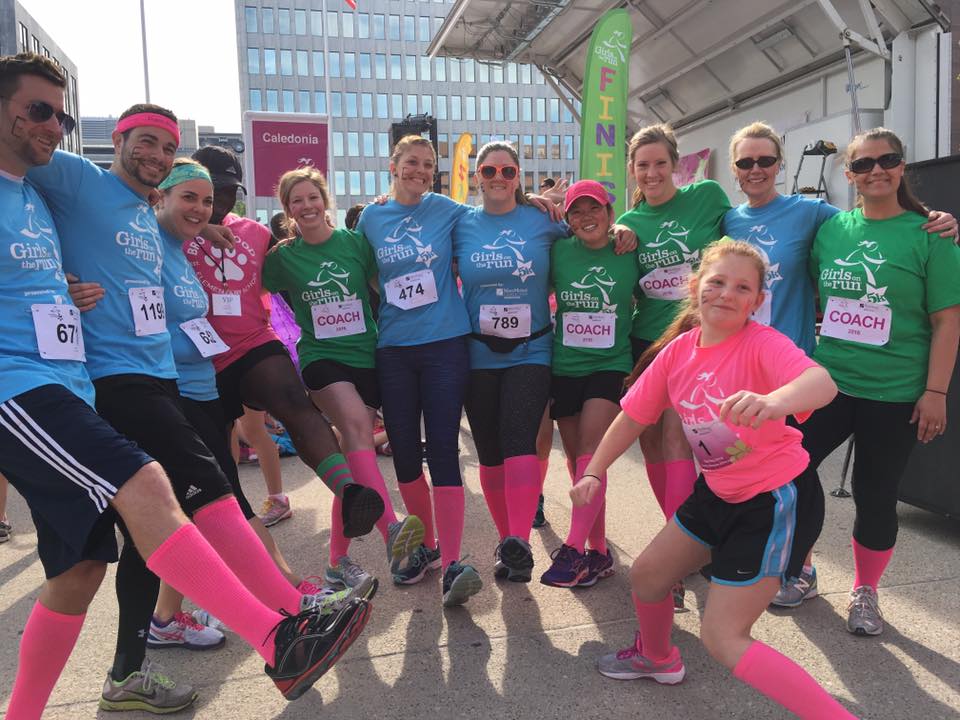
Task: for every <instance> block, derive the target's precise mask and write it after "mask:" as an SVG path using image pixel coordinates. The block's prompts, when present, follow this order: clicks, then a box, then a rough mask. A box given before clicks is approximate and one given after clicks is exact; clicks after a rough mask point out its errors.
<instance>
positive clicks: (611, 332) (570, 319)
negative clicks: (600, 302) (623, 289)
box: [562, 312, 617, 350]
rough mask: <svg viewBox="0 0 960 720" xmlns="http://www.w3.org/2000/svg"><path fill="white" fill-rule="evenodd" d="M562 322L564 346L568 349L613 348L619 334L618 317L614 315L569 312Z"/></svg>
mask: <svg viewBox="0 0 960 720" xmlns="http://www.w3.org/2000/svg"><path fill="white" fill-rule="evenodd" d="M562 321H563V344H564V345H566V346H567V347H581V348H596V349H598V350H603V349H605V348H612V347H613V343H614V341H615V340H616V332H617V316H616V315H614V314H613V313H580V312H568V313H564V314H563V320H562Z"/></svg>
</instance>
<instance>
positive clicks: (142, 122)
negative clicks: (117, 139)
mask: <svg viewBox="0 0 960 720" xmlns="http://www.w3.org/2000/svg"><path fill="white" fill-rule="evenodd" d="M137 127H155V128H160V129H161V130H166V131H167V132H168V133H170V134H171V135H173V139H174V140H176V141H177V146H178V147H179V145H180V128H179V127H178V126H177V124H176V123H175V122H174V121H173V120H171V119H170V118H168V117H165V116H163V115H160V114H159V113H151V112H142V113H136V114H134V115H127V117H125V118H124V119H123V120H121V121H120V122H118V123H117V132H119V133H123V132H126V131H127V130H132V129H133V128H137Z"/></svg>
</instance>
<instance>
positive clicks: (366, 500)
mask: <svg viewBox="0 0 960 720" xmlns="http://www.w3.org/2000/svg"><path fill="white" fill-rule="evenodd" d="M342 503H343V509H342V510H341V511H340V516H341V517H342V518H343V534H344V536H345V537H348V538H355V537H360V536H361V535H366V534H367V533H368V532H370V531H371V530H373V528H374V526H375V525H376V524H377V520H379V519H380V516H381V515H383V498H382V497H380V493H378V492H377V491H376V490H373V489H371V488H368V487H364V486H363V485H358V484H357V483H350V484H349V485H347V487H345V488H344V489H343V498H342Z"/></svg>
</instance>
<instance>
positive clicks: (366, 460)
mask: <svg viewBox="0 0 960 720" xmlns="http://www.w3.org/2000/svg"><path fill="white" fill-rule="evenodd" d="M347 465H349V466H350V472H351V473H353V480H354V482H356V483H357V484H358V485H363V486H364V487H368V488H370V489H371V490H376V491H377V494H378V495H379V496H380V497H381V498H383V515H381V516H380V519H379V520H377V530H379V531H380V534H381V535H383V540H384V542H386V541H387V536H388V535H389V532H390V531H389V527H390V523H395V522H396V521H397V516H396V514H395V513H394V512H393V503H392V502H391V501H390V493H388V492H387V484H386V483H385V482H384V481H383V474H382V473H381V472H380V466H379V465H377V454H376V453H375V452H374V451H373V450H353V451H352V452H348V453H347Z"/></svg>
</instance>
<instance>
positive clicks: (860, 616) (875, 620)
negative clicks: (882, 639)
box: [847, 585, 883, 635]
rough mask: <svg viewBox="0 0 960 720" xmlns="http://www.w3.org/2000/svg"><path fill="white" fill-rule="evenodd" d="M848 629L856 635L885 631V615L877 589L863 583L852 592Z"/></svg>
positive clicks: (877, 633)
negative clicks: (881, 608)
mask: <svg viewBox="0 0 960 720" xmlns="http://www.w3.org/2000/svg"><path fill="white" fill-rule="evenodd" d="M847 631H848V632H851V633H853V634H854V635H879V634H880V633H882V632H883V615H881V614H880V599H879V598H878V597H877V591H876V590H874V589H873V588H872V587H870V586H869V585H861V586H860V587H857V588H854V589H853V591H852V592H851V593H850V604H849V605H847Z"/></svg>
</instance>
